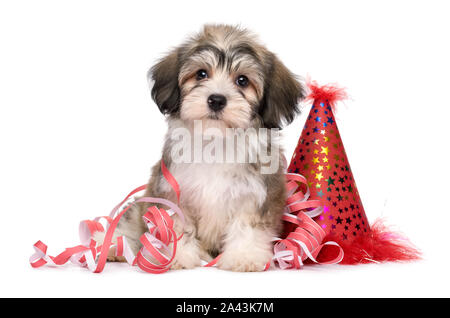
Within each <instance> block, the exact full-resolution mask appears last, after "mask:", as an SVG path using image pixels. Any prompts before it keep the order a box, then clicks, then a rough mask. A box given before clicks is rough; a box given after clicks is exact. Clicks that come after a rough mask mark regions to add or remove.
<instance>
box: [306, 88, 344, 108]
mask: <svg viewBox="0 0 450 318" xmlns="http://www.w3.org/2000/svg"><path fill="white" fill-rule="evenodd" d="M307 85H308V87H309V89H310V91H311V92H310V93H309V95H308V96H307V97H306V100H307V101H311V102H314V101H315V100H317V101H320V100H323V101H325V100H326V101H328V103H329V104H330V106H331V108H332V109H333V111H334V110H335V106H336V102H338V101H342V100H344V99H347V98H348V95H347V93H346V92H345V89H344V88H342V87H338V86H337V85H333V84H328V85H323V86H319V84H317V82H316V81H308V82H307Z"/></svg>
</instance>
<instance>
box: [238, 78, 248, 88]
mask: <svg viewBox="0 0 450 318" xmlns="http://www.w3.org/2000/svg"><path fill="white" fill-rule="evenodd" d="M236 84H237V85H238V86H240V87H247V86H248V78H247V76H245V75H239V76H238V78H237V79H236Z"/></svg>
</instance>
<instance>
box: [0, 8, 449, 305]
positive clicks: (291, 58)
mask: <svg viewBox="0 0 450 318" xmlns="http://www.w3.org/2000/svg"><path fill="white" fill-rule="evenodd" d="M448 13H449V7H448V1H422V2H418V1H372V2H368V1H308V2H304V1H261V0H260V1H242V0H239V1H232V0H227V1H179V2H175V1H168V0H165V1H159V2H156V1H111V0H109V1H81V0H79V1H19V0H16V1H2V2H1V4H0V46H1V47H0V107H1V114H0V138H1V139H0V142H1V148H0V149H1V156H0V163H1V164H0V195H1V197H0V198H1V210H0V211H1V221H0V238H1V241H0V246H1V251H0V253H1V260H0V296H4V297H5V296H31V297H34V296H61V297H65V296H75V297H77V296H92V297H97V296H99V297H100V296H101V297H105V296H124V297H129V296H130V297H131V296H136V297H140V296H143V297H155V296H158V297H168V296H177V297H200V296H203V297H204V296H208V297H218V296H223V297H241V296H242V297H278V296H280V297H281V296H284V297H320V296H327V297H340V296H343V297H347V296H361V297H365V296H375V297H391V296H395V297H400V296H406V297H409V296H447V297H448V296H450V292H449V290H450V289H449V288H448V285H449V284H450V279H449V273H448V267H449V265H448V264H449V261H450V257H449V250H450V249H449V245H448V237H449V236H448V234H447V232H448V229H449V221H450V217H449V214H450V209H449V203H448V198H449V192H448V191H449V187H448V186H449V181H450V176H449V173H448V169H449V164H450V162H449V157H448V147H449V133H448V129H449V126H450V125H449V124H450V110H449V107H450V104H449V96H448V91H449V74H450V67H449V56H450V45H449V35H448V30H449V29H450V23H449V19H448ZM206 22H224V23H241V24H242V25H243V26H246V27H248V28H250V29H251V30H253V31H255V32H256V33H258V34H259V35H260V37H261V39H262V40H263V42H264V43H266V44H267V46H268V47H269V49H271V50H273V51H274V52H276V53H277V54H278V55H279V57H280V58H281V59H282V60H283V61H284V62H285V64H286V65H287V66H288V67H289V68H290V69H291V70H292V71H293V72H294V73H296V74H298V75H301V76H307V75H308V74H309V75H310V76H311V77H312V78H313V79H316V80H318V81H319V82H320V83H329V82H338V83H339V84H340V85H341V86H344V87H347V89H348V92H349V94H350V95H351V97H352V99H351V100H349V101H347V102H346V104H345V105H341V107H340V108H339V111H338V114H337V120H338V124H339V127H340V131H341V135H342V138H343V142H344V145H345V146H346V150H347V154H348V156H349V159H350V163H351V165H352V170H353V173H354V175H355V178H356V181H357V184H358V188H359V191H360V193H361V196H362V200H363V202H364V206H365V210H366V214H367V216H368V218H369V219H370V220H371V221H374V220H375V219H376V218H377V217H379V216H384V217H386V220H387V222H388V224H391V225H395V227H394V228H395V229H399V230H401V231H402V232H403V233H405V234H407V235H408V236H409V237H410V239H411V240H412V241H413V242H414V243H415V244H416V245H417V246H419V247H420V248H421V249H422V250H423V252H424V260H423V261H420V262H416V263H410V264H382V265H376V264H375V265H361V266H352V267H348V266H338V265H335V266H313V267H311V266H310V267H307V268H304V269H303V270H300V271H279V270H272V271H269V272H264V273H231V272H224V271H220V270H218V269H203V268H198V269H195V270H185V271H171V272H169V273H166V274H163V275H151V274H144V273H142V272H141V271H140V270H139V269H138V268H136V267H133V268H132V267H129V266H128V265H126V264H107V266H106V268H105V270H104V272H103V273H101V274H92V273H90V272H89V271H87V270H86V269H82V268H78V267H76V266H74V265H67V266H63V267H62V268H56V269H55V268H41V269H32V268H31V267H30V266H29V264H28V257H29V256H30V255H31V253H32V251H33V250H32V244H33V243H34V242H35V241H37V240H38V239H40V240H42V241H44V242H45V243H47V244H48V245H49V252H50V254H53V255H55V254H57V253H59V252H60V251H62V250H63V249H64V248H65V247H69V246H72V245H76V244H78V242H79V241H78V223H79V221H81V220H83V219H92V218H94V217H95V216H98V215H105V214H107V213H109V211H110V209H111V208H112V207H113V206H114V205H115V204H116V202H118V201H119V200H121V199H122V197H123V196H124V195H125V194H126V193H128V191H129V190H131V189H132V188H134V187H136V186H138V185H141V184H144V183H146V182H147V179H148V176H149V172H150V167H151V165H153V164H154V163H155V162H156V161H157V160H158V159H159V156H160V151H161V146H162V137H163V134H164V132H165V122H164V118H163V116H162V115H161V114H160V113H159V111H158V109H157V107H156V106H155V105H154V103H153V102H152V101H151V98H150V93H149V89H148V86H147V80H146V72H147V69H148V68H149V67H150V66H151V65H152V63H154V62H155V60H156V59H158V58H159V57H161V56H162V54H163V53H164V52H166V51H167V50H168V49H170V48H171V47H173V46H175V45H177V44H179V43H180V41H181V40H182V39H184V38H185V37H186V36H187V35H188V34H190V33H192V32H195V31H197V30H199V28H200V26H201V25H202V24H203V23H206ZM308 111H309V105H307V104H305V105H304V112H303V114H302V115H301V116H299V117H298V118H297V119H296V121H295V122H294V123H293V124H291V126H289V127H288V128H286V129H285V144H286V148H287V157H288V158H290V156H291V154H292V152H293V150H294V147H295V145H296V143H297V141H298V138H299V135H300V132H301V129H302V127H303V123H304V121H305V118H306V115H307V113H308Z"/></svg>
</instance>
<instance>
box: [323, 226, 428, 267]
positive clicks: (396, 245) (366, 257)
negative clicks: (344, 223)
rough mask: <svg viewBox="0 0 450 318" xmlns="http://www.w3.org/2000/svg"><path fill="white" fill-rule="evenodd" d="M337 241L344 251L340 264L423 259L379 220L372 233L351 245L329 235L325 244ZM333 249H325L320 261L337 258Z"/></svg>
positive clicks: (372, 228) (406, 241) (418, 252)
mask: <svg viewBox="0 0 450 318" xmlns="http://www.w3.org/2000/svg"><path fill="white" fill-rule="evenodd" d="M326 241H335V242H337V243H338V244H339V245H340V246H341V247H342V249H343V250H344V259H343V260H342V262H341V263H340V264H343V265H356V264H365V263H380V262H396V261H404V262H405V261H414V260H419V259H420V258H421V252H420V251H419V250H418V249H417V248H416V247H414V246H413V245H412V243H411V242H410V241H409V240H408V239H407V238H405V237H403V236H402V235H400V234H397V233H395V232H392V231H389V229H388V228H387V227H386V226H385V225H384V224H383V221H382V220H380V219H378V220H376V221H375V223H374V224H373V225H372V226H371V231H370V232H369V233H367V234H365V235H361V236H360V237H358V238H357V239H355V240H354V241H352V242H351V243H347V242H346V241H342V240H340V239H339V238H337V237H336V236H333V235H328V236H327V237H326V238H325V239H324V242H326ZM335 253H336V251H335V249H332V248H329V249H328V248H324V249H323V250H322V251H321V252H320V253H319V255H318V260H319V261H326V260H330V259H333V258H334V257H336V255H335Z"/></svg>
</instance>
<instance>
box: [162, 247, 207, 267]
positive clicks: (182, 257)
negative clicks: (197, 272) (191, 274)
mask: <svg viewBox="0 0 450 318" xmlns="http://www.w3.org/2000/svg"><path fill="white" fill-rule="evenodd" d="M200 264H201V261H200V257H199V256H198V254H196V253H191V254H189V253H186V252H179V251H177V254H176V256H175V259H174V261H173V263H172V266H171V267H170V269H192V268H195V267H197V266H200Z"/></svg>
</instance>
